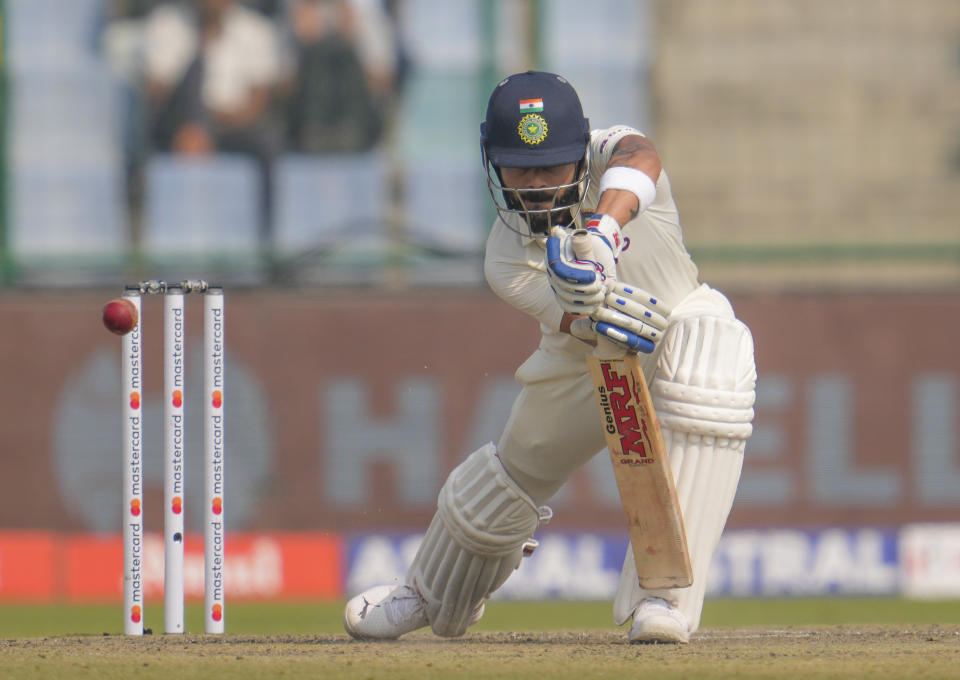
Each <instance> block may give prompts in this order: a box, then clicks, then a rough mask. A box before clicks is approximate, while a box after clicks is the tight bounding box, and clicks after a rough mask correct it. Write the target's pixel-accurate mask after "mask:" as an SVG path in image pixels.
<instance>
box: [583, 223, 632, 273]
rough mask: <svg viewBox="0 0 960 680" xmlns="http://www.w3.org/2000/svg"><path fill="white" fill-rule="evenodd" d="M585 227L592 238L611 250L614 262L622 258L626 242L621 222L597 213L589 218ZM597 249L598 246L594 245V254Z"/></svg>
mask: <svg viewBox="0 0 960 680" xmlns="http://www.w3.org/2000/svg"><path fill="white" fill-rule="evenodd" d="M585 227H586V230H587V231H588V232H590V234H591V235H592V236H594V237H595V238H596V239H597V240H598V241H601V242H602V243H604V244H605V245H606V246H607V248H609V249H610V252H612V253H613V259H614V261H616V259H617V258H618V257H620V253H621V252H622V251H623V245H624V240H623V232H622V231H621V229H620V223H619V222H617V221H616V220H615V219H614V218H612V217H610V215H603V214H600V213H596V214H593V215H591V216H590V217H588V218H587V220H586V223H585ZM596 248H597V244H594V252H596Z"/></svg>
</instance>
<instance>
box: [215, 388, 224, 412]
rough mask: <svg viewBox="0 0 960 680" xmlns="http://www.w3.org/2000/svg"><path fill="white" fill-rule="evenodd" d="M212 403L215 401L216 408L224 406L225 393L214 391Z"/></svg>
mask: <svg viewBox="0 0 960 680" xmlns="http://www.w3.org/2000/svg"><path fill="white" fill-rule="evenodd" d="M212 401H213V407H214V408H220V407H221V406H223V393H222V392H220V390H214V391H213V399H212Z"/></svg>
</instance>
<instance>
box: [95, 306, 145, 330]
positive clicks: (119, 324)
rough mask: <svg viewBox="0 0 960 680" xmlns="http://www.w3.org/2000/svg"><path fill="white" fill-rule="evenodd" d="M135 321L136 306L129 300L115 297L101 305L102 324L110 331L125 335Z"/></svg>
mask: <svg viewBox="0 0 960 680" xmlns="http://www.w3.org/2000/svg"><path fill="white" fill-rule="evenodd" d="M137 321H138V319H137V307H136V305H134V304H133V303H132V302H130V300H127V299H124V298H116V299H114V300H110V302H108V303H107V304H105V305H104V306H103V325H104V326H106V328H107V330H108V331H110V332H111V333H116V334H117V335H126V334H127V333H129V332H130V331H132V330H133V329H134V328H135V327H136V325H137Z"/></svg>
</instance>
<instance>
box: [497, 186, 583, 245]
mask: <svg viewBox="0 0 960 680" xmlns="http://www.w3.org/2000/svg"><path fill="white" fill-rule="evenodd" d="M503 197H504V201H506V204H507V207H508V208H510V210H514V211H516V212H518V213H520V214H521V215H523V217H524V219H525V220H526V221H527V224H528V225H529V226H530V231H531V232H532V233H534V234H541V235H546V234H548V233H549V232H550V227H552V226H554V225H560V226H565V225H567V224H570V222H572V221H573V209H574V208H575V207H576V205H577V203H579V201H580V189H579V187H578V186H577V185H575V184H574V185H570V186H566V187H551V188H549V189H512V190H511V189H504V191H503Z"/></svg>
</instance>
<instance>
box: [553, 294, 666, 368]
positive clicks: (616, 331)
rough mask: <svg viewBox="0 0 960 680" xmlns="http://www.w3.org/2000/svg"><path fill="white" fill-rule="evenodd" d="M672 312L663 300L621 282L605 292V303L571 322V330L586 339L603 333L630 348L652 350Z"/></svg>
mask: <svg viewBox="0 0 960 680" xmlns="http://www.w3.org/2000/svg"><path fill="white" fill-rule="evenodd" d="M669 314H670V310H669V309H667V307H666V305H664V304H663V302H662V301H661V300H659V299H657V298H655V297H654V296H652V295H650V294H649V293H648V292H646V291H645V290H641V289H639V288H637V287H636V286H631V285H630V284H626V283H619V282H618V283H616V284H614V286H613V287H612V288H611V289H610V290H609V291H608V292H607V294H606V295H605V296H604V304H603V305H602V306H600V307H598V308H597V310H596V311H595V312H593V313H592V314H591V315H590V316H589V317H586V318H582V319H575V320H574V321H573V323H571V324H570V333H571V334H572V335H574V336H575V337H578V338H580V339H581V340H587V341H589V340H592V339H594V336H595V335H601V336H603V337H605V338H607V339H608V340H611V341H613V342H614V343H616V344H617V345H620V346H621V347H623V348H625V349H627V350H629V351H632V352H643V353H644V354H649V353H650V352H652V351H653V350H654V349H656V346H657V342H659V341H660V338H661V337H663V333H664V331H665V330H666V328H667V316H668V315H669Z"/></svg>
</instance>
